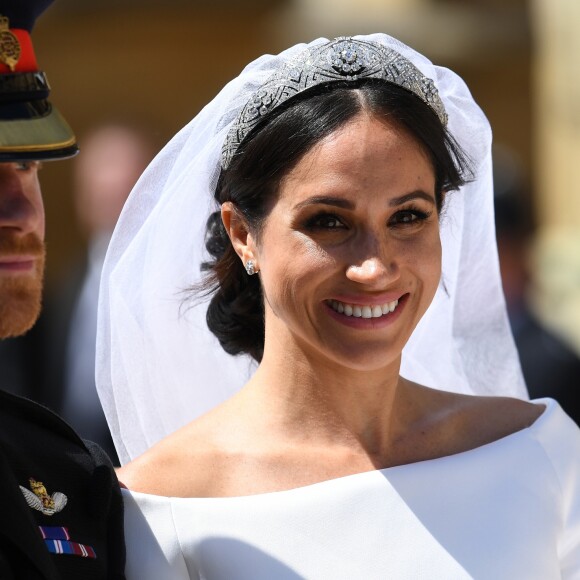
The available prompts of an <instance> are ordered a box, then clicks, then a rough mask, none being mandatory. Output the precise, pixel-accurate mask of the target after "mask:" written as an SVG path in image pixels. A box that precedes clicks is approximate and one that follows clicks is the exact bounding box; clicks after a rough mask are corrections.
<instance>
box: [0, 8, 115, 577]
mask: <svg viewBox="0 0 580 580" xmlns="http://www.w3.org/2000/svg"><path fill="white" fill-rule="evenodd" d="M51 3H52V0H0V339H3V338H8V337H13V336H19V335H21V334H23V333H25V332H26V331H27V330H29V329H30V328H31V326H32V325H33V324H34V322H35V321H36V319H37V317H38V314H39V312H40V306H41V295H42V279H43V273H44V256H45V250H44V233H45V220H44V206H43V201H42V195H41V190H40V185H39V181H38V171H39V168H40V166H41V163H42V162H43V161H52V160H56V159H63V158H66V157H71V156H73V155H75V154H76V152H77V146H76V141H75V137H74V134H73V133H72V131H71V129H70V127H69V126H68V125H67V124H66V122H65V121H64V119H63V118H62V117H61V115H60V114H59V112H58V111H57V110H56V109H55V108H54V107H53V106H52V104H51V103H50V102H49V101H48V96H49V92H50V89H49V85H48V81H47V80H46V76H45V75H44V73H42V72H41V71H40V70H39V68H38V64H37V61H36V56H35V54H34V48H33V45H32V40H31V37H30V31H31V30H32V27H33V25H34V22H35V20H36V18H37V17H38V16H39V15H40V14H41V13H42V12H43V11H44V10H45V9H46V8H47V7H48V6H49V5H50V4H51ZM31 363H32V361H31ZM1 386H2V371H1V369H0V387H1ZM0 476H1V477H0V497H1V498H2V511H3V514H2V518H0V578H2V579H12V578H26V579H27V580H34V579H39V578H43V579H51V580H56V579H58V578H75V579H79V578H82V579H87V580H89V579H93V578H95V579H97V578H99V579H105V578H117V579H120V578H124V543H123V528H122V517H123V514H122V502H121V497H120V491H119V486H118V482H117V479H116V476H115V474H114V471H113V468H112V466H111V464H110V461H109V460H108V458H107V456H106V455H105V454H104V453H103V452H102V450H100V448H98V447H97V446H96V445H94V444H92V443H90V442H86V441H83V440H82V439H80V437H79V436H78V435H77V434H76V433H75V432H74V430H73V429H72V428H71V427H69V425H67V424H66V423H65V422H64V421H63V420H62V419H60V417H58V416H57V415H55V414H54V413H52V412H51V411H49V410H48V409H46V408H44V407H42V406H40V405H38V404H36V403H33V402H32V401H29V400H27V399H24V398H22V397H17V396H15V395H12V394H9V393H7V392H4V391H2V390H0Z"/></svg>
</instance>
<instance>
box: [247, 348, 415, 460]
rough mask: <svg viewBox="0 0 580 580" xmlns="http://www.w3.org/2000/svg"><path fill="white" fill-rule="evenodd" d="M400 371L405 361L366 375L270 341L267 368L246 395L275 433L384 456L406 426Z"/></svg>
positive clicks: (264, 364)
mask: <svg viewBox="0 0 580 580" xmlns="http://www.w3.org/2000/svg"><path fill="white" fill-rule="evenodd" d="M399 368H400V356H399V357H397V359H395V360H392V361H389V362H388V363H386V364H385V366H384V367H382V368H379V369H373V370H361V369H353V368H349V367H347V366H345V365H343V364H340V363H339V362H337V361H334V360H330V359H328V358H325V357H324V355H322V354H320V353H312V349H308V350H307V349H306V348H301V345H300V344H298V343H297V342H296V341H292V340H277V341H276V342H274V343H272V342H270V343H269V342H268V341H266V348H265V350H264V357H263V359H262V363H261V364H260V367H259V369H258V371H257V372H256V373H255V375H254V377H253V378H252V380H251V381H250V382H249V383H248V384H247V386H246V387H245V388H244V389H243V391H242V393H241V394H242V396H244V397H249V399H250V400H252V401H253V402H254V403H255V405H254V408H255V409H256V410H257V414H256V419H258V420H264V418H267V419H266V421H268V423H269V424H268V430H269V431H270V432H276V433H278V434H280V435H282V436H284V437H285V438H289V439H291V440H293V441H295V442H297V443H305V442H306V441H308V444H310V445H316V444H320V445H325V446H327V445H339V446H345V447H348V448H351V449H352V450H355V451H358V452H360V451H364V452H365V453H366V454H367V455H369V456H379V457H380V456H384V455H385V454H386V453H388V449H389V448H390V446H391V444H392V442H393V441H394V440H396V439H397V437H398V436H399V435H400V434H401V433H402V429H403V425H404V420H403V416H402V415H404V414H405V413H404V410H405V406H406V405H405V403H404V401H405V397H404V396H403V394H404V392H406V387H407V383H406V381H405V380H404V379H401V377H400V376H399ZM402 411H403V413H402ZM260 418H261V419H260Z"/></svg>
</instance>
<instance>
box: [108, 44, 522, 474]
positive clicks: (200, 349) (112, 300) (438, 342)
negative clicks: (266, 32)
mask: <svg viewBox="0 0 580 580" xmlns="http://www.w3.org/2000/svg"><path fill="white" fill-rule="evenodd" d="M355 38H361V39H364V40H367V41H373V42H377V43H381V44H383V45H385V46H388V47H390V48H392V49H394V50H396V51H397V52H399V53H400V54H402V55H403V56H404V57H406V58H407V59H409V60H410V61H411V62H412V63H413V64H414V65H415V66H416V67H417V68H418V69H419V70H421V72H422V73H423V74H424V75H425V76H426V77H428V78H430V79H432V80H433V81H434V82H435V85H436V87H437V89H438V90H439V94H440V97H441V99H442V101H443V104H444V106H445V109H446V111H447V114H448V117H449V122H448V128H449V130H450V132H451V133H452V134H453V136H454V137H455V138H456V139H457V141H458V142H459V144H460V145H461V146H462V147H463V149H464V150H465V151H466V152H467V154H468V155H469V157H470V158H471V160H472V161H473V167H474V171H475V180H473V181H472V182H471V183H468V184H467V185H465V186H464V187H462V188H461V190H460V191H457V192H453V193H451V194H450V195H449V196H448V198H447V205H446V210H445V211H444V215H443V216H442V218H441V220H442V221H441V237H442V245H443V278H444V282H445V284H444V286H445V287H443V285H441V287H440V288H439V290H438V292H437V294H436V296H435V299H434V301H433V303H432V305H431V307H430V308H429V310H428V311H427V313H426V315H425V316H424V318H423V319H422V320H421V322H420V324H419V326H418V327H417V329H416V331H415V332H414V334H413V336H412V337H411V340H410V341H409V343H408V344H407V346H406V347H405V350H404V353H403V363H402V369H401V374H402V375H403V376H405V377H407V378H409V379H411V380H414V381H417V382H419V383H422V384H424V385H428V386H431V387H436V388H441V389H446V390H450V391H457V392H462V393H475V394H496V395H510V396H517V397H522V398H526V396H527V395H526V391H525V386H524V382H523V378H522V374H521V370H520V367H519V362H518V357H517V354H516V350H515V346H514V343H513V339H512V336H511V333H510V330H509V326H508V320H507V314H506V309H505V304H504V298H503V294H502V290H501V282H500V274H499V266H498V259H497V251H496V244H495V231H494V221H493V190H492V168H491V131H490V128H489V124H488V122H487V119H486V118H485V116H484V114H483V113H482V111H481V110H480V108H479V107H478V106H477V104H476V103H475V102H474V100H473V99H472V97H471V95H470V93H469V90H468V89H467V87H466V86H465V84H464V83H463V81H462V80H461V79H460V78H459V77H458V76H457V75H455V74H454V73H453V72H451V71H449V70H448V69H445V68H441V67H437V66H434V65H433V64H432V63H431V62H430V61H429V60H428V59H426V58H425V57H424V56H422V55H420V54H419V53H417V52H415V51H414V50H412V49H411V48H409V47H408V46H405V45H404V44H402V43H400V42H399V41H397V40H395V39H394V38H391V37H390V36H387V35H385V34H373V35H369V36H364V37H355ZM323 42H326V39H318V40H315V41H314V42H313V43H312V44H319V43H323ZM305 47H306V45H304V44H301V45H297V46H294V47H292V48H290V49H288V50H286V51H284V52H282V53H281V54H279V55H277V56H271V55H266V56H263V57H261V58H259V59H257V60H256V61H254V62H252V63H250V64H249V65H248V66H247V67H246V68H245V69H244V70H243V71H242V73H241V74H240V75H239V76H238V77H237V78H235V79H234V80H232V81H231V82H230V83H229V84H228V85H226V86H225V87H224V88H223V90H222V91H221V92H220V93H219V94H218V95H217V96H216V97H215V99H214V100H213V101H211V102H210V103H209V104H208V105H207V106H206V107H205V108H204V109H203V110H202V111H201V112H200V113H199V114H198V115H197V116H196V117H195V118H194V119H193V120H192V121H191V122H190V123H189V124H188V125H187V126H185V127H184V128H183V129H182V130H181V131H180V132H179V133H178V134H177V135H176V136H175V137H174V138H173V139H172V140H171V141H170V142H169V143H168V144H167V145H166V146H165V148H164V149H163V150H162V151H161V152H160V153H159V155H157V157H156V158H155V159H154V160H153V162H152V163H151V165H150V166H149V167H148V168H147V170H146V171H145V173H144V174H143V175H142V177H141V179H140V180H139V182H138V183H137V185H136V186H135V188H134V190H133V192H132V193H131V196H130V198H129V200H128V201H127V204H126V206H125V208H124V210H123V213H122V215H121V218H120V220H119V223H118V225H117V228H116V230H115V233H114V235H113V239H112V242H111V245H110V247H109V251H108V254H107V258H106V261H105V267H104V270H103V278H102V283H101V297H100V305H99V308H100V311H99V330H98V339H97V384H98V389H99V395H100V397H101V401H102V403H103V407H104V410H105V413H106V415H107V419H108V421H109V425H110V427H111V431H112V434H113V439H114V441H115V445H116V447H117V450H118V453H119V457H120V459H121V462H122V463H126V462H127V461H129V460H131V459H133V458H135V457H136V456H138V455H140V454H141V453H142V452H144V451H145V450H146V449H147V448H149V447H151V446H152V445H153V444H154V443H156V442H157V441H158V440H159V439H161V438H163V437H164V436H166V435H168V434H169V433H171V432H173V431H175V430H176V429H178V428H179V427H181V426H182V425H184V424H186V423H187V422H189V421H191V420H192V419H195V418H196V417H198V416H199V415H201V414H202V413H204V412H206V411H207V410H209V409H210V408H212V407H214V406H215V405H217V404H218V403H220V402H221V401H223V400H225V399H226V398H228V397H230V396H231V395H232V394H233V393H234V392H235V391H236V390H237V389H239V388H240V387H241V386H242V385H243V384H244V383H245V382H246V381H247V379H248V378H249V376H250V375H251V373H252V371H253V369H254V364H253V363H252V362H251V360H250V359H249V358H248V357H232V356H229V355H227V354H226V353H225V352H223V351H222V349H221V347H220V346H219V343H218V341H217V339H215V338H214V336H213V335H212V334H211V333H210V332H209V330H208V329H207V326H206V323H205V312H206V306H207V302H202V303H199V304H197V305H196V306H195V307H193V308H191V309H185V308H183V300H184V297H185V295H184V290H186V289H187V288H188V287H190V286H191V285H192V284H194V283H195V282H197V281H199V280H200V277H201V272H200V263H201V262H202V261H203V259H204V258H205V256H206V254H205V248H204V234H205V222H206V219H207V217H208V215H209V213H210V212H211V211H214V210H215V209H217V208H216V207H215V202H214V200H213V191H214V188H215V184H216V181H217V178H218V175H219V171H220V153H221V149H222V144H223V142H224V139H225V137H226V135H227V133H228V130H229V129H230V127H231V125H232V123H233V121H234V120H235V118H236V116H237V114H238V113H239V112H240V110H241V109H242V107H243V106H244V105H245V104H246V102H247V101H248V100H249V98H250V97H251V96H252V94H253V93H254V92H255V91H256V90H257V89H258V88H259V87H260V86H261V85H262V84H263V83H264V82H265V81H266V80H267V79H268V78H269V77H270V76H271V75H272V74H273V73H275V72H276V71H277V70H278V69H279V68H280V67H281V66H282V64H283V63H285V62H287V61H288V59H290V58H292V57H294V56H296V54H297V53H298V52H300V51H302V50H304V48H305ZM224 428H227V426H224Z"/></svg>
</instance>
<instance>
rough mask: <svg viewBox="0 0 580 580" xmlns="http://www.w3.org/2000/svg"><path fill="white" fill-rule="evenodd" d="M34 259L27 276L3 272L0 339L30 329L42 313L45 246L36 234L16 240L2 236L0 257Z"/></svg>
mask: <svg viewBox="0 0 580 580" xmlns="http://www.w3.org/2000/svg"><path fill="white" fill-rule="evenodd" d="M24 255H25V256H34V257H35V258H36V260H35V264H34V268H33V270H32V271H31V272H27V273H18V272H16V273H13V274H11V273H9V272H0V339H2V338H8V337H10V336H19V335H21V334H24V333H25V332H26V331H27V330H29V329H30V328H31V327H32V325H33V324H34V323H35V322H36V319H37V318H38V315H39V314H40V307H41V304H42V283H43V278H44V262H45V247H44V244H43V242H42V241H41V240H40V239H39V238H38V236H36V235H35V234H28V235H27V236H25V237H23V238H22V237H18V238H17V237H14V236H13V235H6V234H2V233H0V258H3V257H16V256H24Z"/></svg>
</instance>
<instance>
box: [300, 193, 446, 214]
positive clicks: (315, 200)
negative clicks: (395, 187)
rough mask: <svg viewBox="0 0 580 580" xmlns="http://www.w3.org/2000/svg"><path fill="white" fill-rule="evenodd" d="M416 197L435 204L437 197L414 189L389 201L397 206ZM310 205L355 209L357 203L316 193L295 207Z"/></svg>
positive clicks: (391, 205) (393, 205)
mask: <svg viewBox="0 0 580 580" xmlns="http://www.w3.org/2000/svg"><path fill="white" fill-rule="evenodd" d="M414 199H423V200H425V201H427V202H429V203H431V204H433V205H435V198H434V197H433V196H432V195H430V194H428V193H427V192H425V191H422V190H420V189H419V190H416V191H412V192H411V193H406V194H405V195H401V196H399V197H394V198H393V199H391V200H390V201H389V206H390V207H397V206H399V205H403V204H404V203H408V202H409V201H412V200H414ZM309 205H331V206H334V207H340V208H342V209H350V210H354V209H355V204H354V203H352V201H350V200H348V199H344V198H342V197H329V196H325V195H316V196H314V197H309V198H308V199H305V200H304V201H301V202H300V203H298V204H296V206H295V209H302V208H303V207H307V206H309Z"/></svg>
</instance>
